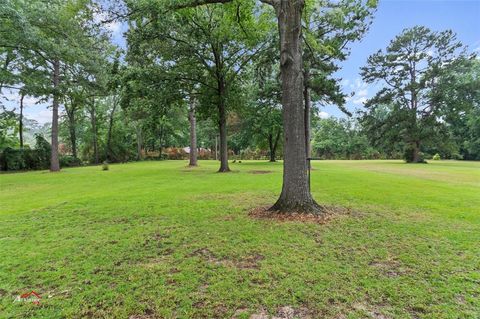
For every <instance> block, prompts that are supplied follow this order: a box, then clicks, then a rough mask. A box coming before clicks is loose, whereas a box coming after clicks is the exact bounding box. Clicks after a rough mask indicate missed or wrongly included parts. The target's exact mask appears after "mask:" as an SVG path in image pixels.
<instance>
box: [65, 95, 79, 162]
mask: <svg viewBox="0 0 480 319" xmlns="http://www.w3.org/2000/svg"><path fill="white" fill-rule="evenodd" d="M76 108H77V106H76V105H75V102H74V100H73V99H71V105H70V109H68V107H67V106H66V105H65V111H66V113H67V117H68V130H69V133H70V144H72V156H73V157H74V158H77V134H76V132H75V126H76V123H75V120H76V119H75V111H76Z"/></svg>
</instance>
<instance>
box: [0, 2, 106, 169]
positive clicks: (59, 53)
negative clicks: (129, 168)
mask: <svg viewBox="0 0 480 319" xmlns="http://www.w3.org/2000/svg"><path fill="white" fill-rule="evenodd" d="M6 2H7V3H6V4H3V5H2V6H1V10H2V15H3V14H6V15H8V17H9V18H10V19H11V21H13V22H12V23H11V24H10V27H11V28H12V29H11V30H10V31H11V32H12V34H13V36H9V37H7V38H4V39H2V40H3V41H0V47H3V48H10V49H12V50H14V52H15V53H16V54H18V55H20V56H22V57H23V58H25V57H28V58H29V59H28V65H29V66H31V67H32V68H35V69H40V70H43V71H44V72H45V74H49V75H47V77H48V78H50V79H51V83H50V85H49V87H45V96H50V97H51V99H52V134H51V135H52V140H51V144H52V152H51V166H50V170H51V171H59V170H60V165H59V160H58V121H59V119H58V114H59V107H60V103H61V102H62V100H63V99H64V96H65V85H64V83H63V82H62V73H65V72H68V71H70V70H72V69H76V68H79V67H80V68H85V69H90V70H91V67H92V65H93V64H94V63H95V62H98V60H99V58H98V57H99V56H102V53H103V52H104V50H105V45H104V44H105V43H106V37H105V36H104V32H102V30H101V29H100V28H99V26H98V25H95V24H94V23H92V21H93V20H94V19H93V16H94V8H95V5H94V3H93V2H92V1H90V0H68V1H60V0H53V1H48V2H45V1H40V0H35V1H30V2H28V3H25V2H24V1H20V0H7V1H6ZM7 27H8V26H7ZM2 31H3V30H2ZM102 40H103V41H102ZM97 65H99V64H98V63H97Z"/></svg>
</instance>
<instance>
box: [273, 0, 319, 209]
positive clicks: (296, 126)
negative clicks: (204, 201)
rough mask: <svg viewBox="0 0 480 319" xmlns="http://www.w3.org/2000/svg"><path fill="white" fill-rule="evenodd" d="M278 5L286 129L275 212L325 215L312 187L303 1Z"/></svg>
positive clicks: (285, 1) (284, 124)
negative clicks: (308, 157) (305, 99)
mask: <svg viewBox="0 0 480 319" xmlns="http://www.w3.org/2000/svg"><path fill="white" fill-rule="evenodd" d="M277 3H278V4H277V5H276V6H275V9H276V13H277V18H278V28H279V33H280V69H281V79H282V105H283V127H284V162H283V163H284V164H283V186H282V192H281V194H280V197H279V199H278V200H277V202H276V203H275V205H273V207H272V208H271V209H272V210H275V211H279V212H285V213H292V212H304V213H321V208H320V206H319V205H318V204H317V203H316V202H315V201H314V200H313V198H312V195H311V194H310V189H309V186H308V175H307V156H306V154H307V153H306V150H305V145H306V143H305V108H304V104H303V72H302V70H303V61H302V45H301V42H302V11H303V9H304V5H305V3H304V1H303V0H297V1H292V0H280V1H278V2H277Z"/></svg>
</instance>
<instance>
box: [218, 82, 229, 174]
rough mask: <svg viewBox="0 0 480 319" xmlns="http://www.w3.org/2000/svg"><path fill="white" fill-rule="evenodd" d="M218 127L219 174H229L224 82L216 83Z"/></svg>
mask: <svg viewBox="0 0 480 319" xmlns="http://www.w3.org/2000/svg"><path fill="white" fill-rule="evenodd" d="M218 98H219V99H218V126H219V130H220V169H219V170H218V171H219V172H221V173H223V172H230V168H229V167H228V145H227V110H226V106H225V81H224V80H223V79H220V80H219V81H218Z"/></svg>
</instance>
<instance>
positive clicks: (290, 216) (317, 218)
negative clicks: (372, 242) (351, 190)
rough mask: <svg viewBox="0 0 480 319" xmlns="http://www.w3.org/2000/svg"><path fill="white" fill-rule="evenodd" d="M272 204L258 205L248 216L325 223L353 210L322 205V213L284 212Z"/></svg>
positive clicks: (283, 220) (284, 220) (281, 220)
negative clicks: (273, 207) (272, 208)
mask: <svg viewBox="0 0 480 319" xmlns="http://www.w3.org/2000/svg"><path fill="white" fill-rule="evenodd" d="M270 208H271V207H270V206H260V207H256V208H254V209H252V210H250V211H249V212H248V216H250V217H252V218H255V219H271V220H276V221H280V222H288V221H300V222H311V223H318V224H325V223H327V222H329V221H330V220H332V219H333V218H335V217H337V216H340V215H350V214H352V213H353V211H352V210H351V209H350V208H345V207H338V206H324V205H322V206H321V209H322V213H321V214H309V213H297V212H292V213H284V212H280V211H275V210H271V209H270Z"/></svg>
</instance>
